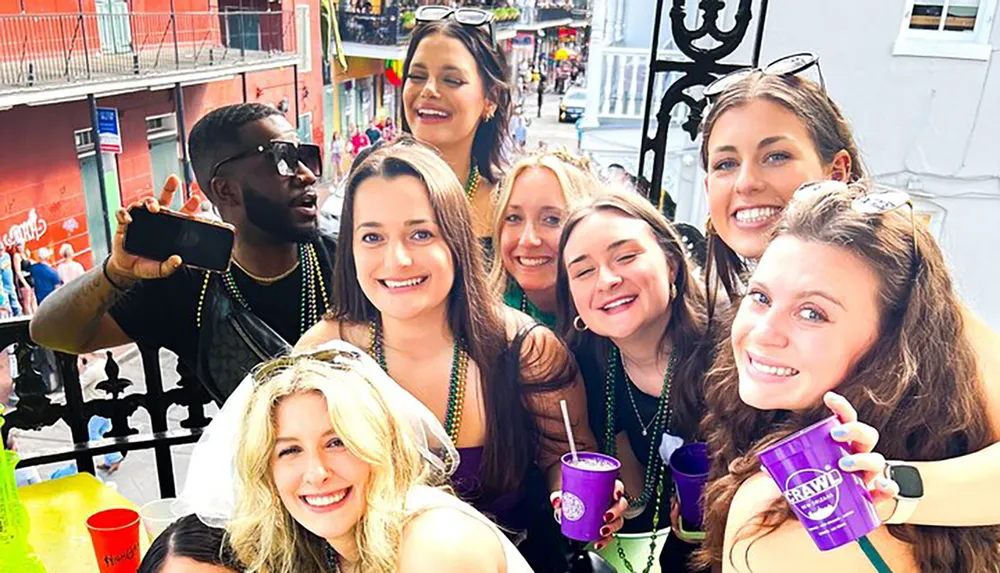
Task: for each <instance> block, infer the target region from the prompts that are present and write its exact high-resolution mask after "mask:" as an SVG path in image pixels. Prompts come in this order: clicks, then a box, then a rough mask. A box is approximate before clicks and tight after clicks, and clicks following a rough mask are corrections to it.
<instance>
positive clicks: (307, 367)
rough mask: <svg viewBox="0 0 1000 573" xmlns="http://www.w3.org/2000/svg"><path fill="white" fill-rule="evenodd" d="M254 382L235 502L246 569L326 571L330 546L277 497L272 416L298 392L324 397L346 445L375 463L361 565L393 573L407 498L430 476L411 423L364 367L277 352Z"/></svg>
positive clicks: (361, 535)
mask: <svg viewBox="0 0 1000 573" xmlns="http://www.w3.org/2000/svg"><path fill="white" fill-rule="evenodd" d="M254 378H255V383H256V388H255V390H254V392H253V395H252V396H251V398H250V400H249V403H248V404H247V409H246V412H245V414H244V419H243V435H242V438H241V439H240V442H239V444H238V446H237V451H236V473H237V478H238V479H237V484H238V485H237V490H238V492H239V495H238V496H237V504H236V509H235V512H234V514H235V515H234V518H233V520H232V522H231V523H230V525H229V537H230V539H229V541H230V544H231V546H232V548H233V550H234V553H235V555H236V557H237V558H238V559H239V561H240V562H241V563H242V564H243V566H244V567H246V571H248V572H260V573H309V572H312V571H315V572H326V571H327V570H328V564H327V552H328V550H329V549H328V544H327V542H326V541H325V540H324V539H321V538H320V537H318V536H316V535H315V534H313V533H311V532H310V531H308V530H307V529H306V528H304V527H303V526H302V525H301V524H299V523H298V522H296V521H295V520H294V519H293V518H292V516H291V515H290V514H289V512H288V510H287V509H286V508H285V506H284V504H283V503H282V502H281V498H280V497H279V495H278V490H277V488H276V487H275V484H274V479H273V473H272V463H273V460H274V445H275V440H276V437H277V428H276V427H275V415H276V411H277V408H278V406H279V405H280V404H281V402H282V401H283V400H284V399H286V398H288V397H290V396H293V395H299V394H304V393H310V392H317V393H319V394H321V395H323V396H324V397H325V398H326V403H327V408H328V411H329V414H330V423H331V425H332V426H333V430H334V432H335V433H336V434H337V436H338V437H339V438H340V439H341V440H342V441H343V443H344V445H345V446H346V447H347V449H348V451H350V452H351V454H353V455H354V456H355V457H357V458H358V459H359V460H362V461H364V462H365V463H367V464H369V465H370V466H371V474H370V477H369V480H368V483H367V487H366V488H365V491H364V498H365V511H364V514H363V515H362V517H361V519H360V520H359V521H358V523H357V525H356V526H355V530H354V537H355V542H356V543H357V546H358V548H359V556H360V561H359V563H358V565H359V570H361V571H365V572H366V573H392V572H394V571H395V570H396V566H397V561H398V557H399V555H398V552H399V545H400V540H401V537H402V530H403V526H404V525H405V522H406V512H405V504H406V496H407V493H408V492H409V491H410V490H411V489H412V488H413V487H414V486H416V485H421V484H427V483H428V482H431V481H434V479H435V478H433V477H432V476H431V474H430V471H429V470H428V468H427V466H426V464H424V463H423V460H422V458H421V455H420V452H419V449H418V447H417V445H416V442H415V438H414V436H413V433H412V431H411V430H410V428H409V427H408V426H407V425H406V424H405V423H402V422H400V420H399V419H398V418H397V416H396V415H394V413H393V412H392V410H391V409H390V407H389V405H388V403H387V401H386V399H385V397H384V396H383V395H382V393H381V392H380V391H379V390H378V389H377V387H376V386H375V385H374V384H373V382H372V381H371V380H369V379H368V378H367V377H366V376H365V374H364V372H363V370H361V369H359V368H345V367H344V366H343V365H337V364H331V363H328V362H323V361H320V360H316V359H314V358H309V357H302V358H295V359H288V358H279V359H277V360H275V361H272V362H270V363H265V364H263V365H261V367H259V368H258V370H257V371H256V373H255V377H254Z"/></svg>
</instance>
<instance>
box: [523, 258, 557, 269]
mask: <svg viewBox="0 0 1000 573" xmlns="http://www.w3.org/2000/svg"><path fill="white" fill-rule="evenodd" d="M517 261H518V262H519V263H521V265H522V266H525V267H540V266H542V265H544V264H547V263H550V262H552V257H537V258H535V257H518V258H517Z"/></svg>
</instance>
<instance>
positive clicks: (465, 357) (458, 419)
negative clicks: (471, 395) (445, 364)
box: [368, 320, 469, 444]
mask: <svg viewBox="0 0 1000 573" xmlns="http://www.w3.org/2000/svg"><path fill="white" fill-rule="evenodd" d="M368 354H369V355H370V356H371V357H372V358H374V359H375V361H376V362H378V365H379V366H381V367H382V370H385V372H386V373H388V372H389V369H388V368H387V367H386V362H385V344H384V341H383V337H382V325H381V324H380V323H379V322H378V321H375V320H373V321H371V322H369V323H368ZM468 372H469V354H468V352H466V351H465V348H464V345H463V344H462V341H461V340H455V347H454V350H453V352H452V358H451V374H450V376H449V380H448V406H447V410H446V411H445V418H444V430H445V432H447V433H448V437H449V438H451V441H452V443H453V444H458V434H459V430H460V429H461V427H462V409H463V406H464V404H465V386H466V378H467V376H468Z"/></svg>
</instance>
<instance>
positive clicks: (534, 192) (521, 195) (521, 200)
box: [490, 149, 601, 327]
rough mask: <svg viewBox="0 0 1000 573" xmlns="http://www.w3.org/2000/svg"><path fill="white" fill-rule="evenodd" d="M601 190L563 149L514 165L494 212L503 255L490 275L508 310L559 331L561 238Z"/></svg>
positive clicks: (584, 164) (584, 165)
mask: <svg viewBox="0 0 1000 573" xmlns="http://www.w3.org/2000/svg"><path fill="white" fill-rule="evenodd" d="M600 188H601V183H600V181H599V180H598V179H597V176H596V175H595V174H594V172H593V171H592V170H591V168H590V162H589V161H588V160H587V159H586V158H584V157H580V156H577V155H573V154H570V153H568V152H566V151H564V150H561V149H560V150H555V151H541V152H537V153H533V154H531V155H528V156H526V157H524V158H522V159H520V160H519V161H518V162H517V163H515V164H514V165H513V166H512V167H511V169H510V171H509V173H508V174H507V176H506V177H505V178H504V181H503V184H502V185H501V186H500V192H499V197H498V200H497V206H496V209H495V210H494V216H493V243H494V244H495V245H496V246H497V254H498V256H497V257H496V258H495V259H494V260H493V268H492V270H491V272H490V280H491V282H492V284H493V286H494V287H495V288H496V289H497V291H498V293H499V294H500V295H502V296H503V299H504V302H505V303H506V304H507V306H509V307H512V308H517V309H519V310H521V312H524V313H525V314H528V315H530V316H531V317H532V318H534V319H535V320H537V321H538V322H540V323H542V324H545V325H547V326H549V327H555V310H556V260H557V258H558V254H559V235H560V233H561V232H562V228H563V223H564V221H565V219H566V215H567V214H568V213H569V212H570V211H572V210H573V208H574V207H575V206H576V205H578V204H580V203H582V202H583V201H584V200H586V199H589V198H591V197H594V196H596V195H597V194H598V193H599V191H600Z"/></svg>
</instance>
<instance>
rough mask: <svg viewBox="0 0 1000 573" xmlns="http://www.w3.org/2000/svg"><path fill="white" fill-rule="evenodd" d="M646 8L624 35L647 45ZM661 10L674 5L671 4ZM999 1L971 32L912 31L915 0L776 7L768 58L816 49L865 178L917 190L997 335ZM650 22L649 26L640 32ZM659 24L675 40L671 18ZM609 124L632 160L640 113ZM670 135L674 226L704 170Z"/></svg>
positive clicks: (777, 1) (689, 214)
mask: <svg viewBox="0 0 1000 573" xmlns="http://www.w3.org/2000/svg"><path fill="white" fill-rule="evenodd" d="M598 1H607V2H610V3H614V2H616V0H598ZM943 1H944V0H937V2H934V1H933V0H926V1H923V2H920V1H918V2H917V4H934V3H942V2H943ZM948 1H949V2H950V3H951V4H952V5H956V4H964V5H966V6H967V8H966V13H968V7H969V6H974V5H975V4H977V2H976V0H948ZM645 4H647V3H645V2H642V3H640V2H635V3H633V2H631V1H629V2H627V3H625V11H626V12H625V14H624V18H623V19H624V21H625V22H627V26H626V27H625V29H624V30H623V35H624V36H626V37H630V36H632V35H633V34H634V38H644V39H645V41H646V42H647V48H648V42H649V41H650V38H651V26H652V21H653V20H652V7H651V6H646V5H645ZM648 4H653V3H652V2H649V3H648ZM666 4H667V6H666V8H665V10H669V5H670V4H671V2H669V1H668V2H666ZM997 4H998V2H997V0H978V14H977V16H976V26H975V30H974V31H972V32H950V33H949V32H937V31H919V32H911V31H909V29H908V27H907V26H904V23H908V22H909V16H910V10H911V9H912V6H913V0H879V1H877V2H873V1H871V0H838V1H837V2H829V1H827V0H771V1H770V3H769V8H768V15H767V24H766V29H765V33H764V41H763V44H762V55H761V61H762V62H763V63H766V62H769V61H771V60H773V59H775V58H777V57H779V56H782V55H785V54H788V53H791V52H796V51H813V52H816V53H817V54H819V56H820V61H821V64H822V69H823V75H824V77H825V80H826V84H827V90H828V91H829V93H830V95H831V96H832V97H833V98H834V99H835V100H836V101H837V102H838V103H839V104H840V105H841V107H842V108H843V110H844V112H845V114H846V115H847V117H848V119H849V120H850V122H851V124H852V126H853V128H854V131H855V135H856V137H857V140H858V143H859V145H860V147H861V150H862V153H863V156H864V158H865V161H866V163H867V166H868V168H869V170H870V172H871V173H872V174H873V175H874V176H875V178H876V179H877V180H878V181H879V182H882V183H887V184H892V185H895V186H899V187H902V188H906V189H908V190H909V191H910V193H911V195H913V197H914V199H915V200H916V202H917V209H918V213H919V214H921V215H923V216H924V217H927V218H929V220H930V225H931V228H932V229H933V230H934V232H935V233H936V236H937V238H938V240H939V242H940V244H941V246H942V247H943V249H944V251H945V256H946V257H947V260H948V263H949V265H950V266H951V268H952V269H953V271H954V276H955V278H956V282H957V285H958V288H959V291H960V292H961V293H962V296H963V298H964V299H965V301H966V302H967V303H968V304H969V305H970V306H971V307H972V308H973V309H974V310H975V311H976V312H977V313H979V314H980V315H981V316H983V317H984V318H985V319H986V320H987V322H989V323H990V324H991V326H992V327H993V328H994V329H997V330H1000V297H997V296H995V295H994V291H995V290H996V285H997V284H1000V260H998V259H1000V257H997V256H996V255H995V254H994V253H996V252H997V251H1000V68H998V64H997V63H996V62H995V60H996V58H997V57H998V54H997V52H998V50H1000V26H995V25H994V20H995V19H996V16H997V11H998V5H997ZM629 12H633V13H632V14H631V15H630V14H629ZM637 12H645V13H644V14H641V15H638V16H637V15H636V13H637ZM643 22H648V24H647V26H649V27H650V30H648V31H643V32H639V31H635V32H633V29H635V28H637V27H638V26H640V25H641V24H642V23H643ZM663 22H664V37H665V38H669V35H670V32H669V18H668V17H667V13H664V18H663ZM626 43H627V42H626ZM747 54H748V51H747V50H745V49H743V50H740V53H738V54H736V55H734V57H733V61H734V62H744V61H748V59H749V57H748V55H747ZM598 121H600V119H598ZM607 123H608V127H610V126H612V125H613V126H615V127H616V128H617V129H618V132H619V135H620V141H621V142H622V143H623V144H624V145H625V146H626V147H627V148H629V150H628V151H626V152H624V153H622V156H623V157H628V156H629V155H630V154H631V157H633V158H635V159H634V161H633V163H635V164H637V158H638V140H639V133H638V130H639V128H640V127H641V118H639V120H638V121H637V122H633V124H632V125H627V123H624V124H623V123H622V121H621V120H618V121H614V122H607ZM601 127H602V129H604V128H605V126H604V125H602V126H601ZM630 130H632V131H631V135H630V134H629V133H628V132H629V131H630ZM598 133H600V130H598ZM605 137H607V133H605ZM670 138H671V139H670V140H669V147H670V148H671V149H672V150H675V151H672V153H671V156H670V158H669V159H668V164H667V173H666V176H665V180H664V185H665V187H666V188H667V189H668V190H669V192H670V193H671V194H672V195H673V196H674V198H675V200H676V201H677V202H678V219H681V220H685V221H689V222H693V223H699V224H700V223H703V222H704V220H705V216H706V214H707V210H706V208H705V201H704V186H703V177H704V175H703V173H702V172H701V170H700V165H699V163H700V160H699V159H698V155H697V151H696V146H695V144H693V143H691V142H690V140H689V139H688V137H687V135H686V134H685V133H683V132H680V131H675V132H672V133H671V134H670ZM630 142H633V143H631V144H630ZM584 145H585V149H586V148H587V142H586V141H585V144H584ZM593 147H596V146H593ZM598 155H599V154H598Z"/></svg>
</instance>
